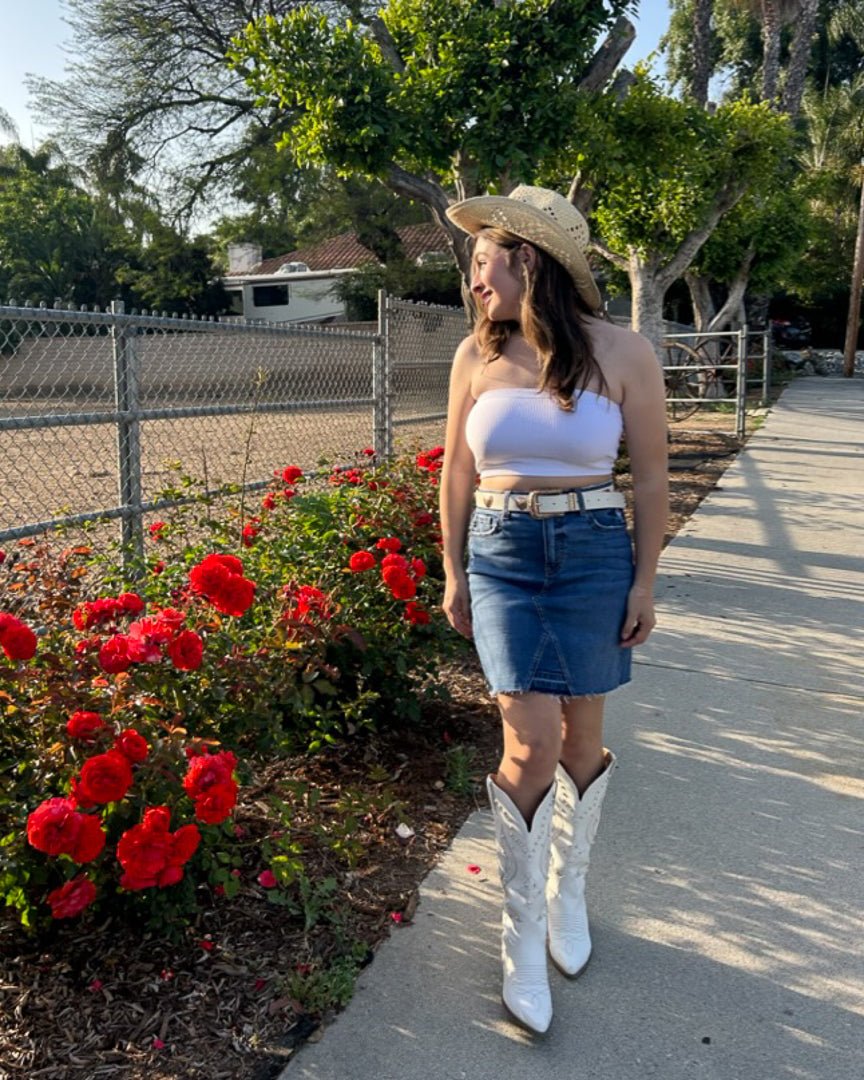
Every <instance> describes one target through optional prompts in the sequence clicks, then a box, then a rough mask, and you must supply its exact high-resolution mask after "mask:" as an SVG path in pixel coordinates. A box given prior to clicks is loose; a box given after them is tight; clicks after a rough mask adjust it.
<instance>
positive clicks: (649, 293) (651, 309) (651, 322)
mask: <svg viewBox="0 0 864 1080" xmlns="http://www.w3.org/2000/svg"><path fill="white" fill-rule="evenodd" d="M657 269H658V267H657V265H656V260H655V259H650V258H649V259H642V258H640V256H638V255H637V254H636V253H635V252H632V251H631V253H630V259H629V262H628V266H627V273H628V275H629V277H630V291H631V294H632V297H633V299H632V307H631V325H632V327H633V329H634V330H635V331H637V333H640V334H642V335H643V337H646V338H648V340H649V341H650V342H651V344H652V345H653V346H654V351H655V353H656V354H657V359H658V360H659V362H660V364H661V365H662V363H663V358H664V355H665V353H664V349H663V339H664V337H665V336H666V335H665V330H664V326H663V300H664V299H665V296H666V290H665V289H664V288H663V287H662V285H661V284H660V282H659V281H658V275H657Z"/></svg>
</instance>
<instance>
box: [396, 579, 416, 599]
mask: <svg viewBox="0 0 864 1080" xmlns="http://www.w3.org/2000/svg"><path fill="white" fill-rule="evenodd" d="M390 592H391V593H392V594H393V598H394V599H395V600H411V599H413V598H414V597H415V596H416V595H417V586H416V585H415V584H414V582H413V581H412V580H411V578H409V577H403V578H400V579H399V581H397V582H395V583H394V584H393V585H391V586H390Z"/></svg>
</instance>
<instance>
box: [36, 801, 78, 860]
mask: <svg viewBox="0 0 864 1080" xmlns="http://www.w3.org/2000/svg"><path fill="white" fill-rule="evenodd" d="M83 816H84V815H83V814H79V813H78V812H77V810H76V807H75V802H74V800H73V799H61V798H54V799H46V800H45V801H44V802H43V803H40V805H39V806H37V807H36V809H35V810H33V811H32V812H31V813H30V814H29V815H28V817H27V840H28V842H29V843H30V845H31V846H32V847H34V848H36V850H37V851H44V852H45V854H46V855H60V854H64V853H66V852H68V851H69V849H70V848H71V847H72V846H73V844H74V842H75V836H76V834H77V832H78V830H79V829H80V827H81V826H80V822H79V821H78V818H80V817H83Z"/></svg>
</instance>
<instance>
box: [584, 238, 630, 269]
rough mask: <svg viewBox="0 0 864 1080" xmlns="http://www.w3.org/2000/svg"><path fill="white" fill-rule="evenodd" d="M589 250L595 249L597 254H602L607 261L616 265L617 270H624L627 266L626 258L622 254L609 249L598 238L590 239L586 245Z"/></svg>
mask: <svg viewBox="0 0 864 1080" xmlns="http://www.w3.org/2000/svg"><path fill="white" fill-rule="evenodd" d="M588 250H589V251H596V252H597V254H598V255H602V256H603V258H604V259H606V260H607V262H611V263H612V265H613V266H617V267H618V269H619V270H626V269H627V268H628V266H629V263H628V262H627V259H625V258H624V256H623V255H618V254H616V253H615V252H614V251H610V249H609V248H608V247H606V245H605V244H604V243H603V242H602V241H600V240H592V241H591V243H590V244H589V245H588Z"/></svg>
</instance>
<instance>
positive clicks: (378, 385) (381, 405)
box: [372, 289, 393, 461]
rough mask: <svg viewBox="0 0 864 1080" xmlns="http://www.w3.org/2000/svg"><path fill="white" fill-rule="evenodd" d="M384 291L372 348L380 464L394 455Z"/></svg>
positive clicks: (374, 443)
mask: <svg viewBox="0 0 864 1080" xmlns="http://www.w3.org/2000/svg"><path fill="white" fill-rule="evenodd" d="M389 299H390V298H389V297H388V295H387V293H386V291H385V290H384V289H379V290H378V338H377V340H376V341H375V342H374V344H373V346H372V397H373V399H374V405H373V418H372V426H373V439H372V448H373V449H374V451H375V454H376V456H377V457H378V459H379V461H380V460H384V459H385V458H389V457H390V456H391V454H392V453H393V415H392V410H391V408H390V355H391V349H390V305H389Z"/></svg>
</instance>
